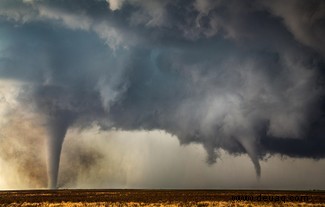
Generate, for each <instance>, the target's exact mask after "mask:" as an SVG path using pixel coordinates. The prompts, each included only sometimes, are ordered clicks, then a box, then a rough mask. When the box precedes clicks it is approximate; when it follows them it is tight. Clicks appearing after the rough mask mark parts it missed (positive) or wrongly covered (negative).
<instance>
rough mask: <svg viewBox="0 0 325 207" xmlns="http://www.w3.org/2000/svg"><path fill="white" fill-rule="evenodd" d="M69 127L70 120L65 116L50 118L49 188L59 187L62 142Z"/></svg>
mask: <svg viewBox="0 0 325 207" xmlns="http://www.w3.org/2000/svg"><path fill="white" fill-rule="evenodd" d="M68 127H69V122H68V120H65V119H64V118H63V117H53V118H50V119H49V120H48V128H47V132H48V140H47V153H48V155H47V156H48V162H47V168H48V188H50V189H56V188H57V181H58V174H59V166H60V156H61V150H62V144H63V141H64V137H65V135H66V133H67V130H68Z"/></svg>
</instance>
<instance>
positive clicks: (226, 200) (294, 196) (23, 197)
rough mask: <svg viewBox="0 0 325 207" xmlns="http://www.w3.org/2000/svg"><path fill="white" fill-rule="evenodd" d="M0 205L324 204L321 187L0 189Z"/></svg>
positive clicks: (324, 196) (324, 193)
mask: <svg viewBox="0 0 325 207" xmlns="http://www.w3.org/2000/svg"><path fill="white" fill-rule="evenodd" d="M0 206H202V207H203V206H325V191H247V190H246V191H237V190H64V189H62V190H22V191H0Z"/></svg>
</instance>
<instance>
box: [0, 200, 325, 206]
mask: <svg viewBox="0 0 325 207" xmlns="http://www.w3.org/2000/svg"><path fill="white" fill-rule="evenodd" d="M0 206H4V205H0ZM6 206H10V207H16V206H17V207H18V206H44V207H59V206H66V207H83V206H86V207H93V206H96V207H97V206H98V207H106V206H112V207H122V206H131V207H140V206H149V207H156V206H159V207H162V206H166V207H177V206H184V207H187V206H199V207H210V206H220V207H231V206H241V207H253V206H264V207H271V206H279V207H286V206H288V207H289V206H316V207H317V206H319V207H320V206H323V205H322V204H320V203H319V204H316V203H313V204H311V203H292V202H286V203H263V202H258V203H257V202H244V201H240V202H238V201H236V202H234V201H229V202H227V201H218V202H214V201H202V202H159V203H139V202H90V203H88V202H86V203H85V202H61V203H48V202H43V203H23V204H21V203H20V204H18V203H12V204H10V205H6Z"/></svg>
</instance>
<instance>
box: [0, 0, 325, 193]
mask: <svg viewBox="0 0 325 207" xmlns="http://www.w3.org/2000/svg"><path fill="white" fill-rule="evenodd" d="M0 6H1V7H0V15H1V19H0V21H1V25H2V26H1V30H0V31H1V32H2V36H1V40H0V41H1V42H0V46H1V43H2V42H6V44H3V45H4V46H1V47H2V48H0V49H1V50H0V51H1V56H0V58H1V59H0V66H1V67H0V75H1V77H3V78H11V79H19V80H21V81H25V82H27V83H28V84H29V85H30V89H29V90H28V89H25V90H24V93H23V94H22V97H21V100H24V101H25V102H26V103H27V104H30V103H31V104H34V105H35V106H37V107H35V110H37V111H39V112H40V113H41V114H43V116H44V117H46V119H47V120H48V121H47V128H48V132H49V134H50V137H51V138H50V139H49V140H51V141H50V143H51V142H52V144H51V145H50V149H51V150H53V152H52V155H53V156H54V157H55V158H53V160H52V161H51V163H52V164H53V166H52V168H54V170H50V171H53V172H51V173H52V174H55V173H56V172H57V168H58V162H59V155H60V151H61V145H62V142H63V139H64V136H65V133H66V131H67V129H68V128H69V127H71V126H75V127H81V128H83V127H87V126H89V125H90V124H92V123H97V124H98V125H99V126H100V127H101V129H103V130H109V129H122V130H139V129H143V130H154V129H161V130H165V131H167V132H169V133H171V134H174V135H176V136H177V137H178V138H179V140H180V142H181V143H182V144H188V143H191V142H196V143H201V144H202V145H203V146H204V148H205V149H206V151H207V153H208V162H209V163H213V162H215V160H216V158H217V153H218V152H217V150H218V149H220V148H222V149H225V150H227V151H228V152H230V153H232V154H235V155H236V154H240V153H247V154H248V155H249V156H250V158H251V159H252V161H253V163H254V165H255V168H256V172H257V174H258V175H259V174H260V167H259V159H262V158H263V157H264V156H265V155H266V154H267V153H271V154H274V153H280V154H282V155H288V156H293V157H311V158H323V157H324V155H325V153H324V150H322V149H323V146H324V145H325V141H324V138H323V135H324V133H323V131H322V128H323V127H324V124H323V114H324V100H323V99H324V88H323V82H324V80H323V70H324V51H325V46H324V40H323V38H321V37H323V36H324V35H322V34H324V28H325V27H324V21H325V19H324V13H325V11H324V3H323V2H322V1H288V2H286V4H285V5H283V3H281V2H280V1H272V2H271V1H258V2H257V1H212V0H197V1H181V0H179V1H159V0H154V1H153V0H152V1H140V0H124V1H117V0H108V1H107V2H106V1H38V0H35V1H32V0H30V1H18V0H15V1H12V0H10V1H9V0H3V1H1V2H0ZM28 84H27V85H28ZM51 150H50V151H51ZM54 177H56V176H54ZM55 179H56V178H53V183H52V187H55V184H54V183H56V181H55Z"/></svg>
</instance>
